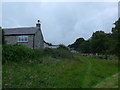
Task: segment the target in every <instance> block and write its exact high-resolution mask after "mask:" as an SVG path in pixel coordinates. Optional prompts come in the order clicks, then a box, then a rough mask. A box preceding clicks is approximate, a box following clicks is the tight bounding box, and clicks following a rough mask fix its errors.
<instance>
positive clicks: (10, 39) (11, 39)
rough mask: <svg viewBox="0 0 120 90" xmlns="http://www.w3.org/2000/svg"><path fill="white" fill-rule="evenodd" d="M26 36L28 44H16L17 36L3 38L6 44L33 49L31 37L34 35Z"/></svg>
mask: <svg viewBox="0 0 120 90" xmlns="http://www.w3.org/2000/svg"><path fill="white" fill-rule="evenodd" d="M26 36H28V42H18V40H17V36H5V41H6V43H7V44H17V43H18V44H22V45H25V46H27V47H29V48H32V49H33V37H34V35H26Z"/></svg>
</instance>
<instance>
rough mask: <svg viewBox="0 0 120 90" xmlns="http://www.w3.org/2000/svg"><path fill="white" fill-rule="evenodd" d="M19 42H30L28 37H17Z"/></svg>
mask: <svg viewBox="0 0 120 90" xmlns="http://www.w3.org/2000/svg"><path fill="white" fill-rule="evenodd" d="M17 42H28V36H17Z"/></svg>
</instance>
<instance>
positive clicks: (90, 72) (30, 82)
mask: <svg viewBox="0 0 120 90" xmlns="http://www.w3.org/2000/svg"><path fill="white" fill-rule="evenodd" d="M2 68H3V72H2V75H3V77H2V79H3V80H2V86H3V88H7V87H8V88H117V87H118V79H117V78H118V61H117V60H101V59H95V58H90V57H84V56H81V55H80V54H76V59H75V60H72V59H55V58H52V57H50V56H46V57H42V58H39V57H38V59H34V60H21V61H19V62H11V61H8V62H7V63H6V64H4V65H3V67H2ZM105 83H107V85H106V84H105Z"/></svg>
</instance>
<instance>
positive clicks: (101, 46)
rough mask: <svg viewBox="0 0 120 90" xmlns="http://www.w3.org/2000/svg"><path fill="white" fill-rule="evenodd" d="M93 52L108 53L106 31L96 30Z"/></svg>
mask: <svg viewBox="0 0 120 90" xmlns="http://www.w3.org/2000/svg"><path fill="white" fill-rule="evenodd" d="M91 49H92V53H103V54H105V53H106V50H107V46H106V34H105V33H104V31H96V32H95V33H93V35H92V38H91Z"/></svg>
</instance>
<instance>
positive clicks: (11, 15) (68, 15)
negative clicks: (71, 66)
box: [2, 2, 118, 45]
mask: <svg viewBox="0 0 120 90" xmlns="http://www.w3.org/2000/svg"><path fill="white" fill-rule="evenodd" d="M2 5H3V6H2V27H3V28H11V27H12V28H16V27H34V26H35V24H36V21H37V20H38V19H40V21H41V23H42V27H41V28H42V33H43V36H44V40H45V41H47V42H50V43H52V44H65V45H68V44H71V43H73V42H74V41H75V40H76V39H77V38H79V37H83V38H85V39H89V38H90V37H91V35H92V33H93V32H95V31H97V30H103V31H105V32H107V33H109V32H111V28H112V27H113V23H114V22H115V21H116V20H117V18H118V3H117V2H74V3H73V2H35V3H33V2H31V3H30V2H16V3H15V2H6V3H5V2H4V3H3V4H2Z"/></svg>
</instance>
